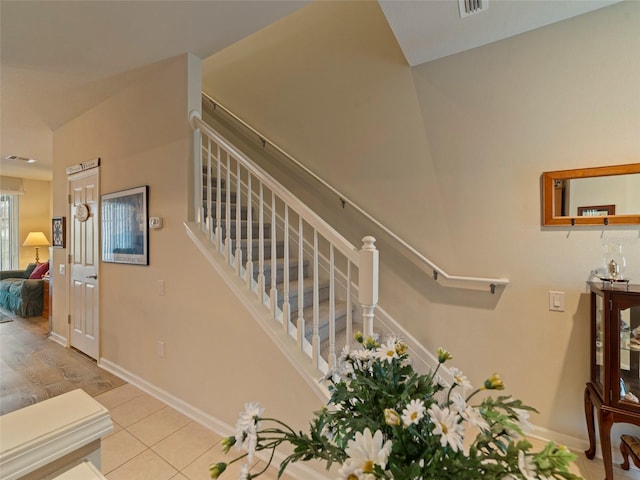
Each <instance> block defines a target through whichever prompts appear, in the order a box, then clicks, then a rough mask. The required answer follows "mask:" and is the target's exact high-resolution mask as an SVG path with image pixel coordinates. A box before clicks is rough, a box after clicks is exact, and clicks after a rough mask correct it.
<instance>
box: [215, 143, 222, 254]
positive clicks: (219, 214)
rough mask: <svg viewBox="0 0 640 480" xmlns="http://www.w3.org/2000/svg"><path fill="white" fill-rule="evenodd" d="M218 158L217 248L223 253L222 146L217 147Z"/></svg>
mask: <svg viewBox="0 0 640 480" xmlns="http://www.w3.org/2000/svg"><path fill="white" fill-rule="evenodd" d="M217 152H218V155H217V158H216V170H217V173H216V219H215V223H216V248H217V250H218V251H219V252H221V251H222V250H221V248H222V228H221V224H220V219H221V218H222V212H221V206H220V204H221V203H222V178H221V177H222V170H221V169H222V165H221V164H222V153H221V151H220V145H217Z"/></svg>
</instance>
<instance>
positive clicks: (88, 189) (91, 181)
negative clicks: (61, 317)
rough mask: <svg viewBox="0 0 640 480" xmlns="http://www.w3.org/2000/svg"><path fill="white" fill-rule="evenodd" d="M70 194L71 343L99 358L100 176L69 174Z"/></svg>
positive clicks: (92, 173) (94, 174) (95, 170)
mask: <svg viewBox="0 0 640 480" xmlns="http://www.w3.org/2000/svg"><path fill="white" fill-rule="evenodd" d="M69 191H70V193H71V212H70V213H71V222H70V223H71V249H70V251H71V255H70V258H69V264H70V269H71V288H70V299H69V302H70V304H69V310H70V314H71V322H70V327H71V346H72V347H74V348H76V349H78V350H80V351H81V352H83V353H85V354H87V355H89V356H90V357H91V358H94V359H96V360H97V359H98V356H99V354H100V318H99V315H98V314H99V308H98V298H99V295H98V292H99V290H98V262H99V251H98V248H99V245H98V225H99V223H98V222H99V213H100V212H99V208H100V192H99V176H98V170H97V169H94V170H89V171H87V172H82V173H78V174H76V175H73V176H71V177H69Z"/></svg>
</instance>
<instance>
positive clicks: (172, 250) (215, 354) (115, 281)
mask: <svg viewBox="0 0 640 480" xmlns="http://www.w3.org/2000/svg"><path fill="white" fill-rule="evenodd" d="M194 78H195V80H196V81H195V82H194V81H193V79H194ZM193 88H195V91H196V92H199V91H200V90H199V88H200V70H199V61H198V60H196V59H195V58H194V57H191V56H186V55H185V56H181V57H178V58H175V59H172V60H170V61H165V62H163V63H161V64H158V65H154V66H153V67H152V68H150V69H149V72H148V74H146V75H144V76H141V77H139V79H138V80H137V81H135V82H133V83H132V84H130V85H129V86H128V87H127V88H125V89H123V90H122V91H120V92H118V93H117V94H115V95H113V96H112V97H111V98H109V99H108V100H106V101H105V102H103V103H101V104H99V105H97V106H95V107H94V108H93V109H91V110H90V111H88V112H86V113H84V114H83V115H81V116H79V117H78V118H76V119H74V120H73V121H71V122H69V123H68V124H66V125H64V126H63V127H61V128H60V129H58V130H56V131H55V133H54V161H55V162H54V163H55V171H54V212H55V214H56V215H65V214H66V215H68V212H67V208H68V206H67V204H66V201H65V197H66V189H67V179H66V175H65V168H66V167H67V166H69V165H73V164H76V163H79V162H82V161H86V160H89V159H93V158H96V157H100V158H101V167H100V188H101V192H102V194H104V193H109V192H114V191H118V190H122V189H126V188H129V187H135V186H140V185H149V212H150V215H152V216H159V217H162V218H163V219H164V226H163V228H162V229H159V230H151V231H150V248H149V250H150V265H149V266H133V265H121V264H112V263H101V264H100V267H99V287H100V326H101V339H102V340H101V349H100V351H101V361H102V362H108V363H109V364H111V365H115V366H117V368H119V369H121V370H122V371H125V372H128V374H130V375H132V376H133V377H135V378H138V379H141V380H142V381H143V382H145V383H146V384H148V385H152V386H153V387H154V388H157V389H159V390H161V391H163V392H166V393H167V394H168V395H171V396H173V397H174V398H177V399H179V400H181V401H183V402H186V404H189V405H191V406H192V407H195V408H198V409H201V410H203V411H204V412H206V413H208V414H209V415H212V416H214V417H216V418H217V419H219V420H220V421H222V422H226V423H227V424H229V425H233V424H235V421H236V419H237V414H238V412H240V411H241V410H242V409H243V406H244V403H245V402H246V401H251V400H256V401H260V402H261V403H262V404H263V405H265V406H266V407H267V411H268V412H269V413H270V414H273V415H278V416H281V417H288V418H290V419H291V421H292V423H293V424H295V425H299V426H301V427H303V426H304V425H306V422H307V419H308V418H309V416H310V415H311V412H313V411H314V410H315V409H317V408H318V407H319V401H318V399H317V397H315V395H314V394H313V393H312V392H311V390H310V389H308V388H306V387H305V384H304V383H303V381H302V380H301V378H300V377H299V376H298V375H297V374H296V373H295V371H294V369H293V367H292V366H291V365H289V364H288V363H287V362H286V360H285V358H284V356H283V355H282V354H281V353H280V352H279V351H278V350H277V349H276V348H275V347H274V345H273V344H272V343H271V342H270V341H269V340H268V339H267V338H266V337H265V336H264V335H263V334H262V330H261V329H259V328H256V324H255V321H254V320H253V319H252V317H251V316H250V315H249V313H248V312H247V311H246V310H244V309H243V308H242V307H241V306H240V304H239V303H238V301H237V300H236V299H235V297H234V295H233V293H232V292H231V290H230V289H229V288H228V287H227V286H226V284H225V283H224V281H223V280H222V279H221V278H220V277H219V276H218V275H217V274H216V273H215V270H214V269H213V268H212V267H211V266H210V265H209V264H207V262H206V261H205V259H204V257H203V256H202V255H201V254H200V253H199V252H198V251H197V249H196V247H195V246H194V244H193V243H192V242H191V241H190V240H189V239H188V237H187V236H186V233H185V228H184V225H183V223H184V222H185V221H186V220H187V203H188V197H189V193H188V192H189V191H190V189H191V187H190V185H189V182H188V175H189V173H188V172H189V169H190V162H191V160H190V159H189V149H190V133H191V131H190V128H189V125H188V111H189V108H188V105H189V102H193V99H194V98H195V101H196V102H198V101H199V94H198V93H196V95H195V97H194V95H193V94H192V92H191V91H189V90H190V89H193ZM67 250H68V249H67ZM54 253H55V256H54V259H55V267H54V271H55V274H54V280H53V283H54V292H55V294H54V302H53V311H54V320H53V328H54V332H55V333H56V335H59V336H61V337H65V338H66V337H67V335H68V330H67V328H68V327H67V323H66V318H67V313H68V306H67V305H68V283H67V282H68V275H60V274H59V270H58V269H59V265H60V263H64V262H65V261H66V259H65V254H66V253H69V252H68V251H58V250H56V251H55V252H54ZM67 273H68V271H67ZM158 280H164V281H165V295H164V296H160V295H159V294H158V289H157V282H158ZM158 341H163V342H165V352H166V353H165V357H164V358H160V357H159V356H158V354H157V348H156V346H157V342H158ZM291 389H294V390H295V391H296V395H295V396H294V395H291V394H290V391H291ZM214 460H216V459H215V458H212V461H214Z"/></svg>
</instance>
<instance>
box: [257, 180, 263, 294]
mask: <svg viewBox="0 0 640 480" xmlns="http://www.w3.org/2000/svg"><path fill="white" fill-rule="evenodd" d="M258 201H259V202H260V203H259V205H258V208H259V213H258V215H259V219H258V228H259V231H258V300H260V303H262V302H263V295H264V187H263V186H262V182H260V198H259V199H258Z"/></svg>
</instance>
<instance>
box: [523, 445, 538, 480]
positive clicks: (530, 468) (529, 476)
mask: <svg viewBox="0 0 640 480" xmlns="http://www.w3.org/2000/svg"><path fill="white" fill-rule="evenodd" d="M518 468H519V469H520V473H522V475H523V476H524V478H526V480H536V479H537V478H538V476H537V475H536V465H535V464H534V463H533V460H532V459H531V457H527V456H526V455H525V453H524V452H523V451H522V450H520V451H518Z"/></svg>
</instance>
